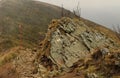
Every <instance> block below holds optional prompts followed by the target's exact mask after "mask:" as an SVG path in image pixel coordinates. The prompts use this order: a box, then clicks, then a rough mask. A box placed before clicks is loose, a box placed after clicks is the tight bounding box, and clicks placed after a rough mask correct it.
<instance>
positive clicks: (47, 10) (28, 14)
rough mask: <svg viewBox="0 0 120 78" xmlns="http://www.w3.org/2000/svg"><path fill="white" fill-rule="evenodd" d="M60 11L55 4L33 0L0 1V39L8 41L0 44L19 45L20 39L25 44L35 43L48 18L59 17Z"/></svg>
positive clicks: (44, 29)
mask: <svg viewBox="0 0 120 78" xmlns="http://www.w3.org/2000/svg"><path fill="white" fill-rule="evenodd" d="M60 13H61V9H60V8H59V7H57V6H53V5H50V4H47V3H42V2H37V1H33V0H2V1H0V39H1V40H3V39H4V40H5V39H7V40H8V42H9V43H8V44H7V42H1V43H0V45H1V46H2V44H6V45H8V47H6V48H9V47H11V46H12V45H13V46H15V45H19V41H20V39H21V41H22V43H23V45H25V46H31V45H36V43H37V42H38V41H39V40H40V33H39V32H43V33H44V32H46V30H47V25H48V24H49V22H50V20H51V19H53V18H59V17H60V15H61V14H60ZM20 27H21V28H20ZM20 35H22V36H20ZM19 38H20V39H19ZM5 41H6V40H5ZM9 44H11V46H10V45H9ZM2 48H4V46H3V47H2Z"/></svg>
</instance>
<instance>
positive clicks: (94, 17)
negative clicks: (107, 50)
mask: <svg viewBox="0 0 120 78" xmlns="http://www.w3.org/2000/svg"><path fill="white" fill-rule="evenodd" d="M39 1H42V2H47V3H50V4H54V5H57V6H60V7H61V6H62V4H63V7H64V8H66V9H69V10H71V11H72V10H73V9H76V7H77V5H78V2H79V6H80V8H81V16H82V17H83V18H86V19H89V20H91V21H94V22H96V23H98V24H101V25H104V26H106V27H108V28H111V29H112V28H113V26H119V24H120V10H119V9H120V0H39Z"/></svg>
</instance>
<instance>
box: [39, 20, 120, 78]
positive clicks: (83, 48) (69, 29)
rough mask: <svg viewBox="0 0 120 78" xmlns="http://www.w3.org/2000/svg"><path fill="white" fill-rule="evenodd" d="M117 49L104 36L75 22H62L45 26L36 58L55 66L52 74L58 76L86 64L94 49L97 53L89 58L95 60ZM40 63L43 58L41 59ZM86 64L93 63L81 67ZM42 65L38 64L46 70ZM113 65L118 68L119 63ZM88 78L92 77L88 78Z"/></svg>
mask: <svg viewBox="0 0 120 78" xmlns="http://www.w3.org/2000/svg"><path fill="white" fill-rule="evenodd" d="M118 48H120V47H119V44H118V43H116V41H114V40H113V39H112V38H110V37H109V36H107V35H106V33H104V32H102V31H98V30H95V29H93V28H91V27H89V26H87V25H86V24H84V22H82V21H81V20H79V19H70V18H62V19H60V20H53V21H52V22H51V24H50V25H49V29H48V32H47V34H46V38H45V39H44V40H43V41H42V42H41V53H40V56H45V59H46V57H47V59H48V60H51V61H50V62H48V60H47V61H46V63H47V64H48V65H51V66H52V65H53V66H57V67H56V68H55V70H60V72H61V71H67V70H70V68H71V67H72V66H74V64H75V63H77V62H78V61H80V60H81V59H85V60H86V58H89V56H90V55H91V54H93V53H94V52H96V51H98V49H99V50H100V51H99V52H98V53H97V54H95V56H94V55H92V56H93V57H94V59H96V60H98V59H99V58H101V57H103V58H105V56H106V55H109V54H110V51H111V49H112V50H113V49H118ZM92 56H91V57H92ZM41 59H44V58H43V57H41ZM88 61H90V64H93V63H94V62H93V63H91V60H87V61H86V62H85V65H87V63H89V62H88ZM44 62H45V61H44ZM46 63H45V64H44V63H43V64H42V63H41V64H42V65H44V66H45V67H46V68H47V67H48V66H47V65H46ZM82 64H84V63H82ZM115 64H116V65H119V62H118V61H116V63H115ZM50 68H52V67H50ZM52 70H54V69H52ZM50 71H51V69H50ZM90 76H96V75H95V74H94V75H91V74H90ZM90 78H91V77H90ZM95 78H96V77H95Z"/></svg>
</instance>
